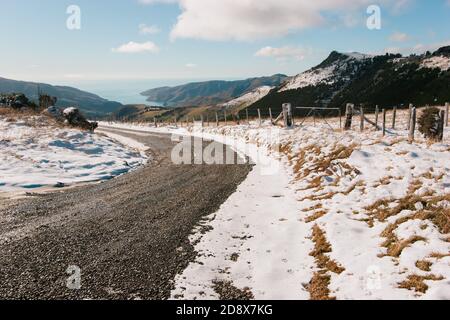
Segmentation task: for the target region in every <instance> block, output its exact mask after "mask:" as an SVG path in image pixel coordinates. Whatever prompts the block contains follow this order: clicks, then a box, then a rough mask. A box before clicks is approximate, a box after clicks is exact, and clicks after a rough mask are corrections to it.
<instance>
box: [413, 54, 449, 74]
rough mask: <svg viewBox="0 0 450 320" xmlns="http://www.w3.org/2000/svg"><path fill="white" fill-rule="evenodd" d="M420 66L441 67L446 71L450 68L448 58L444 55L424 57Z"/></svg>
mask: <svg viewBox="0 0 450 320" xmlns="http://www.w3.org/2000/svg"><path fill="white" fill-rule="evenodd" d="M420 67H421V68H428V69H441V70H442V71H447V70H449V69H450V58H448V57H444V56H437V57H431V58H428V59H425V60H424V61H423V62H422V63H421V65H420Z"/></svg>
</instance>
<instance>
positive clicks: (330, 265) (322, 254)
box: [310, 224, 345, 274]
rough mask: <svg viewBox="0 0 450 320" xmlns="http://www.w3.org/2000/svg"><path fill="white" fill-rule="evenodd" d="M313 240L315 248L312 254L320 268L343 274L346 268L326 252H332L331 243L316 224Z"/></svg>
mask: <svg viewBox="0 0 450 320" xmlns="http://www.w3.org/2000/svg"><path fill="white" fill-rule="evenodd" d="M312 241H313V242H314V250H313V251H312V252H311V253H310V256H312V257H314V258H315V260H316V264H317V266H318V267H319V268H320V269H324V270H325V271H331V272H334V273H336V274H341V273H342V272H344V271H345V269H344V268H343V267H341V266H339V265H338V263H336V262H335V261H333V260H331V259H330V257H328V256H327V255H326V254H327V253H330V252H332V248H331V245H330V243H329V242H328V241H327V238H326V236H325V232H324V231H323V230H322V229H320V227H319V226H318V225H317V224H316V225H315V226H314V227H313V233H312Z"/></svg>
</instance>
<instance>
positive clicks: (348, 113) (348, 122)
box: [344, 103, 353, 130]
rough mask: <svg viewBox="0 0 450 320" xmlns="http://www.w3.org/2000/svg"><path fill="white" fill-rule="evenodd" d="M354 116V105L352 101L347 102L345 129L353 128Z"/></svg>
mask: <svg viewBox="0 0 450 320" xmlns="http://www.w3.org/2000/svg"><path fill="white" fill-rule="evenodd" d="M352 118H353V105H352V104H350V103H347V105H346V107H345V126H344V130H351V129H352Z"/></svg>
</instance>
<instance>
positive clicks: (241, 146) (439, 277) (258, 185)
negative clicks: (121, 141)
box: [118, 111, 450, 299]
mask: <svg viewBox="0 0 450 320" xmlns="http://www.w3.org/2000/svg"><path fill="white" fill-rule="evenodd" d="M406 115H407V113H406V112H405V111H399V113H398V115H397V117H398V124H397V128H398V130H388V134H387V136H386V137H382V135H381V132H376V131H374V130H373V129H366V131H365V132H363V133H361V132H359V130H358V129H357V125H358V124H355V127H354V128H353V131H349V132H341V131H340V130H331V129H330V128H329V127H328V126H327V125H318V126H317V127H313V126H312V125H306V126H304V127H301V128H296V129H294V130H291V131H285V130H281V131H280V132H279V136H278V137H277V138H275V139H273V138H270V139H268V137H271V134H270V131H272V130H273V129H271V127H270V126H269V125H268V124H265V125H263V126H262V127H258V126H257V125H256V123H255V124H252V125H251V126H247V125H241V126H228V127H219V128H216V127H209V128H201V127H190V128H189V129H188V130H186V129H180V128H178V129H175V128H170V127H163V128H157V129H155V128H151V127H150V126H148V125H147V126H145V125H128V124H120V125H118V126H121V127H125V128H132V129H138V130H144V131H158V132H175V133H178V134H182V133H185V134H192V135H197V136H198V135H201V134H203V135H205V138H209V139H211V138H212V139H215V140H218V141H221V142H225V143H228V144H231V145H232V146H233V147H234V148H235V149H237V150H241V151H244V152H246V153H247V154H248V153H251V152H250V151H251V150H252V146H253V147H255V148H258V149H260V150H265V151H266V152H267V153H270V158H271V159H272V160H273V161H278V160H277V159H279V161H278V163H280V164H281V166H280V168H281V169H280V170H279V171H277V172H276V174H274V175H268V176H265V175H263V174H261V173H260V172H261V171H260V170H258V168H259V167H261V164H259V165H258V164H257V165H256V167H255V170H253V171H252V173H251V174H250V175H249V176H248V178H247V180H246V181H245V182H244V183H243V184H242V185H241V186H240V187H239V189H238V191H237V192H236V193H235V194H234V195H233V196H232V197H230V198H229V199H228V200H227V201H226V202H225V203H224V204H223V206H222V207H221V209H220V210H219V211H218V212H217V213H216V214H215V215H214V216H212V217H211V221H209V222H206V223H205V224H206V226H208V227H212V228H213V229H212V231H209V232H206V233H205V234H202V232H200V230H203V228H200V229H199V230H197V231H198V232H197V233H195V234H194V235H193V237H192V239H191V240H192V241H193V244H194V245H195V249H196V250H197V251H198V252H199V257H198V258H197V261H196V262H194V263H192V264H190V265H189V267H188V268H187V269H186V270H185V271H184V272H183V273H182V274H181V275H179V277H178V278H177V279H176V283H175V285H176V289H175V290H174V291H173V298H197V299H210V298H218V297H219V296H218V292H216V290H214V281H225V282H227V281H228V282H230V283H232V284H233V285H234V286H235V287H237V288H238V289H241V290H245V288H248V290H250V291H251V292H252V294H253V296H254V297H255V298H256V299H266V298H267V299H272V298H273V299H276V298H278V299H308V298H310V297H315V298H320V299H332V298H337V299H450V296H449V292H450V268H449V266H450V237H449V234H448V233H449V229H448V228H449V224H448V214H449V210H450V175H449V173H450V161H448V160H449V158H450V144H449V139H450V131H449V130H448V129H446V132H445V140H444V141H445V142H444V143H436V144H428V143H427V142H426V141H425V140H424V139H423V138H421V137H420V135H419V134H417V141H416V142H415V143H413V144H409V143H408V142H407V130H405V129H406V118H407V117H406ZM388 121H389V118H388ZM329 122H330V123H331V124H334V126H335V127H337V126H338V124H337V123H338V120H336V119H335V120H334V121H333V120H330V121H329ZM226 137H228V139H226ZM277 150H278V151H279V152H277ZM262 162H264V161H262ZM292 199H295V201H292ZM214 217H215V219H214ZM446 219H447V220H446ZM246 264H247V265H246ZM316 289H318V290H317V292H320V295H317V292H316Z"/></svg>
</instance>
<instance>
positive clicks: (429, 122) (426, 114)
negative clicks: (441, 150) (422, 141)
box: [418, 107, 440, 139]
mask: <svg viewBox="0 0 450 320" xmlns="http://www.w3.org/2000/svg"><path fill="white" fill-rule="evenodd" d="M439 112H440V110H439V109H438V108H435V107H431V108H426V109H425V110H423V112H422V114H421V116H420V117H419V120H418V123H419V131H420V133H422V134H423V135H424V136H425V138H428V139H437V138H438V134H439Z"/></svg>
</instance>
